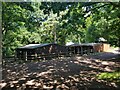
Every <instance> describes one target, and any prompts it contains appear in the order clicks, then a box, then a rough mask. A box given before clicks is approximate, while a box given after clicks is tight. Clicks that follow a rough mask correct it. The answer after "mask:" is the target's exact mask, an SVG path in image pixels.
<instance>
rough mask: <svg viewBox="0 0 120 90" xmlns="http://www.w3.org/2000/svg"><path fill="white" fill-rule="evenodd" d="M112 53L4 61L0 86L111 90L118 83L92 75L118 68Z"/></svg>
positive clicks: (27, 89) (7, 88)
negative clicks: (101, 89) (29, 60)
mask: <svg viewBox="0 0 120 90" xmlns="http://www.w3.org/2000/svg"><path fill="white" fill-rule="evenodd" d="M116 57H117V58H118V57H119V54H118V53H113V52H106V53H101V54H97V55H91V56H83V57H81V56H75V57H66V58H59V59H58V58H56V59H53V60H42V61H38V62H37V61H36V62H26V63H21V64H20V63H19V64H18V63H16V62H13V63H8V64H5V65H4V66H3V80H2V81H1V84H0V86H1V88H2V90H61V89H64V90H80V89H83V90H86V88H87V89H89V88H107V89H110V90H112V89H114V88H116V87H118V88H120V87H119V85H117V84H116V83H113V82H107V81H103V80H98V79H97V78H96V75H97V74H99V73H101V72H113V71H116V70H118V69H120V62H118V61H119V60H118V59H117V61H116V60H113V59H115V58H116ZM111 58H112V60H111ZM33 88H34V89H33ZM111 88H112V89H111Z"/></svg>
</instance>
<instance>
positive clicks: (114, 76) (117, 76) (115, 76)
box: [97, 72, 120, 82]
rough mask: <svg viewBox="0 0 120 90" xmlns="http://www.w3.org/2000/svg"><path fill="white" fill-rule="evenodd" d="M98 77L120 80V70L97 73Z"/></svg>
mask: <svg viewBox="0 0 120 90" xmlns="http://www.w3.org/2000/svg"><path fill="white" fill-rule="evenodd" d="M97 78H98V79H102V80H107V81H115V82H120V72H110V73H109V72H104V73H100V74H98V75H97Z"/></svg>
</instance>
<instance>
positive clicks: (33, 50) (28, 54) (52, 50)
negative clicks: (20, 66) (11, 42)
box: [16, 43, 68, 61]
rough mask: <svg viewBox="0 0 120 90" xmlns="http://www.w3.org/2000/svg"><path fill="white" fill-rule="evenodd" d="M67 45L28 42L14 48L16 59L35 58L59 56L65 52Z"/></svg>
mask: <svg viewBox="0 0 120 90" xmlns="http://www.w3.org/2000/svg"><path fill="white" fill-rule="evenodd" d="M67 50H68V49H67V47H66V46H62V45H58V44H54V43H48V44H29V45H26V46H23V47H19V48H16V59H20V60H26V61H27V60H35V59H47V58H50V57H51V58H52V57H59V56H62V55H66V54H67Z"/></svg>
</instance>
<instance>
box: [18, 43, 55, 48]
mask: <svg viewBox="0 0 120 90" xmlns="http://www.w3.org/2000/svg"><path fill="white" fill-rule="evenodd" d="M52 44H53V43H46V44H28V45H25V46H22V47H18V48H17V49H35V48H38V47H44V46H47V45H52Z"/></svg>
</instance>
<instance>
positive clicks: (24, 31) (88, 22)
mask: <svg viewBox="0 0 120 90" xmlns="http://www.w3.org/2000/svg"><path fill="white" fill-rule="evenodd" d="M2 4H3V5H2V34H3V56H10V55H14V51H15V48H17V47H19V46H23V45H26V44H30V43H52V42H57V43H58V44H65V43H66V42H70V41H72V42H76V43H84V42H95V41H96V40H97V39H98V38H99V37H103V38H105V39H106V40H108V42H109V43H110V44H111V45H116V46H119V45H120V44H119V42H118V41H119V37H120V34H119V32H120V11H119V9H120V7H119V5H120V3H78V2H70V3H58V2H56V3H55V2H54V3H53V2H41V3H37V2H36V3H35V2H34V3H33V2H27V3H25V2H11V3H7V2H3V3H2Z"/></svg>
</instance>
